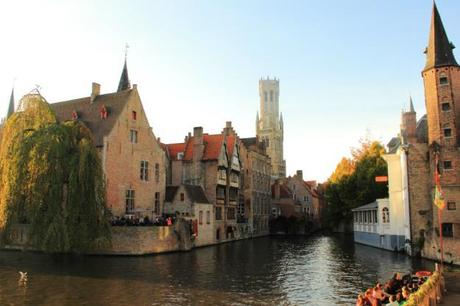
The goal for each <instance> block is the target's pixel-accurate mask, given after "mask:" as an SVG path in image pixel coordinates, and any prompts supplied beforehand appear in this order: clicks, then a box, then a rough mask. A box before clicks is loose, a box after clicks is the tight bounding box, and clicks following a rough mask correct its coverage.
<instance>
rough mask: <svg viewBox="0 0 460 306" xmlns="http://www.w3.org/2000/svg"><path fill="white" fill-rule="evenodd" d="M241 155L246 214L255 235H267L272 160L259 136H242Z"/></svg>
mask: <svg viewBox="0 0 460 306" xmlns="http://www.w3.org/2000/svg"><path fill="white" fill-rule="evenodd" d="M240 156H241V162H242V165H243V175H242V178H243V179H242V185H243V193H244V209H245V210H244V215H245V217H247V218H248V222H249V224H251V226H252V231H253V235H255V236H260V235H267V234H268V233H269V228H268V221H269V218H270V213H271V188H270V179H271V173H272V171H271V162H270V157H269V156H268V155H266V154H265V146H264V143H263V142H260V141H259V139H258V137H252V138H242V139H241V143H240Z"/></svg>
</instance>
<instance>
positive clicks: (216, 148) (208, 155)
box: [184, 134, 235, 161]
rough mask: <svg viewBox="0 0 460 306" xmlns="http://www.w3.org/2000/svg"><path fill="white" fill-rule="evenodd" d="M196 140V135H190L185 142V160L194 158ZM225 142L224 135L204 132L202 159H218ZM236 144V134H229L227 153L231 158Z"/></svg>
mask: <svg viewBox="0 0 460 306" xmlns="http://www.w3.org/2000/svg"><path fill="white" fill-rule="evenodd" d="M194 142H195V137H194V136H192V137H189V138H188V139H187V141H186V143H185V149H184V151H185V154H184V160H186V161H190V160H192V159H193V144H194ZM223 143H224V135H222V134H216V135H209V134H203V145H204V151H203V158H202V160H218V159H219V156H220V152H221V150H222V145H223ZM234 146H235V136H233V135H230V136H227V146H226V147H227V155H228V156H229V158H230V157H231V156H232V155H233V148H234Z"/></svg>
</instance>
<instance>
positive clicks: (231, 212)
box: [227, 207, 235, 220]
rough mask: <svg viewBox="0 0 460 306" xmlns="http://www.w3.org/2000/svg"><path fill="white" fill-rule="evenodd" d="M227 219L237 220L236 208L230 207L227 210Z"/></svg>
mask: <svg viewBox="0 0 460 306" xmlns="http://www.w3.org/2000/svg"><path fill="white" fill-rule="evenodd" d="M227 219H228V220H235V208H234V207H229V208H228V209H227Z"/></svg>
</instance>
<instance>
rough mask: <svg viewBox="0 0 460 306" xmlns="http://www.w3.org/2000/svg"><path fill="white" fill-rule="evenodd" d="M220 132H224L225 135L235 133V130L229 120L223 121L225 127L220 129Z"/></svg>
mask: <svg viewBox="0 0 460 306" xmlns="http://www.w3.org/2000/svg"><path fill="white" fill-rule="evenodd" d="M222 134H224V135H225V136H229V135H235V130H234V129H233V127H232V122H231V121H227V122H225V128H224V130H223V131H222Z"/></svg>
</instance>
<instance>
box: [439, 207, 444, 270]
mask: <svg viewBox="0 0 460 306" xmlns="http://www.w3.org/2000/svg"><path fill="white" fill-rule="evenodd" d="M438 221H439V248H440V251H441V269H442V268H443V266H444V245H443V242H442V209H439V208H438Z"/></svg>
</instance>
